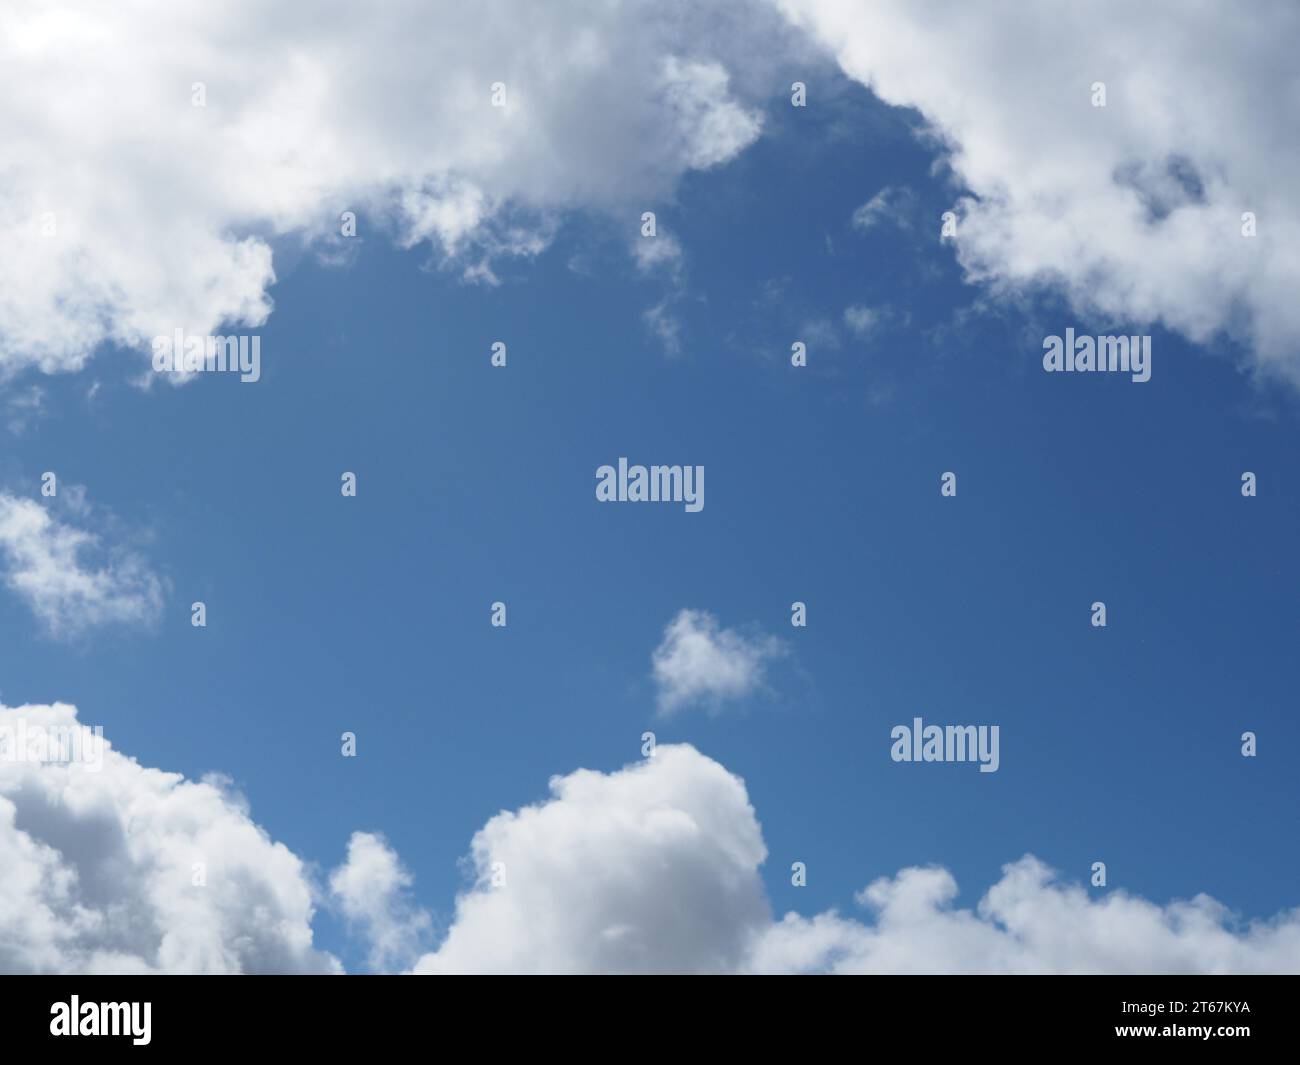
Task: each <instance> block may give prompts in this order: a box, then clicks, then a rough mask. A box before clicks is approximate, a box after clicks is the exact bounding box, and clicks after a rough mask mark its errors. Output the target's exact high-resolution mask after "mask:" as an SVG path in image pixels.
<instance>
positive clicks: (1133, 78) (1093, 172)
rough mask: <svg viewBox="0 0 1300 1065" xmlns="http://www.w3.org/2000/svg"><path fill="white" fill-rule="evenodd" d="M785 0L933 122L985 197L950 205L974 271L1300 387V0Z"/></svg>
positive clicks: (857, 71) (878, 84)
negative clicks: (1026, 0) (1225, 349)
mask: <svg viewBox="0 0 1300 1065" xmlns="http://www.w3.org/2000/svg"><path fill="white" fill-rule="evenodd" d="M778 3H779V6H780V7H781V8H782V10H784V11H785V12H786V13H787V14H788V15H789V16H790V18H791V19H792V20H793V21H794V22H795V23H797V24H798V25H800V26H802V27H804V28H806V29H807V30H808V31H809V32H810V33H811V34H812V35H814V36H815V37H816V38H817V39H818V40H819V41H821V42H822V44H823V45H824V46H825V48H826V49H828V50H829V51H830V52H832V53H833V54H834V55H835V56H836V57H837V58H838V60H839V63H840V65H841V66H842V68H843V69H844V71H845V72H846V73H847V74H848V75H850V76H851V77H853V78H855V79H857V80H858V81H861V82H862V83H864V84H866V85H868V86H870V88H871V89H872V90H873V91H874V92H875V93H876V94H877V95H879V96H880V97H881V98H882V99H884V100H885V101H886V102H888V103H891V104H896V105H899V106H906V107H914V108H917V109H918V110H919V111H920V112H921V114H922V115H923V116H924V118H925V120H926V122H927V124H928V127H929V130H930V131H931V132H932V133H933V135H934V136H935V137H936V139H937V140H938V142H939V143H940V144H941V145H942V146H943V151H944V153H945V156H946V159H947V162H948V163H949V165H950V166H951V168H952V171H953V173H954V175H955V177H956V178H957V180H958V182H959V183H960V184H961V185H963V186H964V187H965V189H967V190H969V193H970V195H966V196H964V197H962V198H961V201H960V203H959V204H956V205H954V206H955V208H956V210H957V213H958V214H959V215H960V222H959V225H958V229H957V236H956V240H955V246H956V250H957V255H958V257H959V260H960V262H961V264H962V266H963V267H964V269H965V271H966V274H967V276H968V278H970V279H971V280H976V281H982V282H986V283H988V284H989V285H991V286H993V287H994V288H1005V289H1014V290H1026V289H1031V288H1037V287H1040V286H1051V287H1053V288H1054V289H1055V290H1057V291H1059V292H1061V293H1062V294H1063V295H1064V296H1065V297H1066V298H1067V299H1068V300H1069V301H1070V302H1071V303H1072V305H1073V306H1074V308H1075V309H1076V312H1077V313H1080V314H1093V315H1096V316H1098V317H1100V318H1102V319H1104V320H1105V321H1107V322H1114V323H1117V325H1127V324H1129V323H1131V324H1132V325H1134V326H1136V325H1138V324H1139V323H1160V324H1163V325H1164V326H1166V327H1168V328H1170V329H1173V330H1176V331H1178V332H1180V333H1182V334H1184V335H1185V336H1187V337H1188V338H1190V339H1191V340H1193V341H1195V342H1198V343H1206V342H1209V341H1211V340H1213V339H1214V338H1215V337H1216V336H1218V335H1219V334H1220V333H1225V334H1227V335H1231V336H1233V337H1234V338H1237V339H1240V340H1241V341H1242V342H1244V343H1245V344H1246V345H1247V346H1248V347H1249V348H1250V349H1251V351H1252V352H1253V355H1254V358H1255V364H1256V365H1257V366H1259V367H1263V368H1267V369H1271V370H1276V371H1278V372H1280V373H1282V374H1284V375H1286V376H1288V377H1289V378H1290V379H1291V380H1292V381H1293V382H1300V355H1298V354H1297V352H1298V351H1300V347H1297V344H1296V341H1297V339H1300V301H1297V300H1296V299H1295V298H1294V293H1295V291H1296V290H1297V288H1300V204H1297V202H1296V198H1295V196H1294V194H1293V189H1292V187H1291V183H1290V182H1287V181H1285V180H1282V175H1285V174H1292V173H1295V172H1296V171H1297V170H1298V169H1300V140H1297V138H1296V137H1295V135H1294V129H1293V119H1292V109H1291V108H1290V107H1288V106H1286V103H1285V101H1290V100H1294V99H1296V97H1297V94H1300V68H1297V66H1296V64H1295V62H1294V56H1293V47H1292V44H1293V42H1294V41H1295V39H1296V37H1297V35H1298V34H1300V9H1297V8H1296V7H1295V5H1293V4H1288V3H1285V2H1271V3H1263V4H1257V5H1253V6H1252V7H1251V10H1250V17H1249V18H1241V17H1239V15H1240V13H1239V12H1238V11H1237V10H1236V9H1235V8H1233V7H1231V6H1230V5H1227V4H1223V3H1204V4H1196V5H1192V6H1190V7H1189V6H1188V5H1185V4H1178V3H1175V2H1174V0H1162V2H1159V3H1152V4H1142V5H1132V4H1126V3H1123V2H1122V0H1106V2H1103V3H1094V4H1088V5H1086V6H1083V5H1073V6H1072V5H1066V4H1032V5H1018V4H1017V5H1012V4H1006V3H1000V2H988V3H972V4H963V5H960V6H957V7H954V6H953V5H951V4H946V3H940V2H937V0H922V2H916V0H882V2H879V3H871V4H853V3H844V2H840V0H778ZM1175 26H1176V27H1177V28H1176V31H1175V30H1173V29H1171V27H1175ZM1095 82H1104V83H1105V86H1106V106H1105V107H1094V106H1093V105H1092V85H1093V84H1094V83H1095ZM1261 101H1262V103H1261ZM873 202H874V201H873ZM1244 212H1253V213H1254V214H1255V215H1256V217H1257V222H1258V236H1257V237H1254V238H1250V237H1244V236H1243V235H1242V221H1241V218H1242V214H1243V213H1244ZM869 213H870V214H871V217H872V218H874V217H876V216H877V215H876V213H875V212H869ZM934 226H935V234H936V238H937V235H938V229H939V220H938V219H935V220H934Z"/></svg>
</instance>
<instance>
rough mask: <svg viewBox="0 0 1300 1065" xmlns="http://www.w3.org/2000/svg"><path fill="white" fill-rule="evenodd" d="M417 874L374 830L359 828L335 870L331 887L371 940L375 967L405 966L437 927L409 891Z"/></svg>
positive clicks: (372, 966)
mask: <svg viewBox="0 0 1300 1065" xmlns="http://www.w3.org/2000/svg"><path fill="white" fill-rule="evenodd" d="M412 883H413V878H412V876H411V874H410V872H409V871H408V870H407V869H406V868H405V867H404V866H403V865H402V863H401V861H400V859H399V858H398V856H397V852H396V851H394V850H393V849H392V847H390V846H389V845H388V843H387V841H386V840H385V839H384V838H383V836H380V835H378V834H377V833H373V832H354V833H352V838H351V839H349V840H348V856H347V861H346V862H344V864H343V865H341V866H339V867H338V868H337V869H335V870H334V872H333V873H332V874H330V892H331V894H332V895H333V896H334V898H335V899H336V900H337V902H338V904H339V907H340V908H341V909H342V911H343V913H344V915H345V916H346V917H347V918H348V920H349V921H351V922H353V923H354V924H355V925H357V926H359V927H360V930H361V931H362V933H363V934H364V936H365V938H366V940H367V941H368V943H369V944H370V958H369V960H370V967H371V968H372V969H377V970H385V969H393V968H404V967H405V966H407V965H409V964H410V963H411V962H412V961H413V960H414V958H415V957H416V955H417V954H418V953H419V951H420V944H421V941H422V940H423V939H424V938H425V937H426V936H427V934H428V932H429V929H430V928H431V927H432V921H431V920H430V918H429V915H428V913H426V912H425V911H424V910H422V909H420V908H419V907H418V906H417V905H416V904H415V903H414V902H413V901H412V899H411V897H410V888H411V884H412Z"/></svg>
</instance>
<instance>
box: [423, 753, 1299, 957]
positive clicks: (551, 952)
mask: <svg viewBox="0 0 1300 1065" xmlns="http://www.w3.org/2000/svg"><path fill="white" fill-rule="evenodd" d="M765 855H766V849H765V847H764V844H763V839H762V832H761V829H760V828H759V825H758V822H757V820H756V817H755V814H754V810H753V808H752V807H751V806H750V804H749V799H748V795H747V793H746V790H745V785H744V782H743V781H741V780H740V778H738V777H736V776H734V775H733V774H731V773H729V772H728V771H727V770H726V769H724V768H723V767H722V766H721V765H719V764H718V763H717V762H715V761H713V760H711V759H709V758H707V757H705V756H704V755H702V754H700V753H699V752H698V751H696V750H695V749H694V748H692V747H689V746H665V745H661V746H659V747H658V748H657V749H656V751H655V754H654V755H653V757H651V758H649V759H647V760H645V761H644V762H642V763H640V764H637V765H633V766H629V767H627V768H624V769H621V770H619V771H617V772H614V773H609V774H604V773H595V772H591V771H588V770H579V771H578V772H576V773H572V774H570V775H569V776H566V777H557V778H554V779H553V780H552V781H551V798H550V799H549V800H548V801H546V802H544V803H541V804H539V805H537V806H529V807H525V808H524V809H522V810H520V811H518V812H517V813H502V814H498V815H497V816H496V817H494V818H493V819H492V820H491V821H489V822H488V824H487V825H486V826H485V827H484V828H483V830H482V831H481V832H479V834H478V835H477V836H476V837H475V838H474V842H473V846H472V850H471V857H472V863H473V869H474V873H475V877H476V882H475V885H474V886H473V888H472V889H470V890H469V891H468V892H466V893H465V894H463V895H462V896H461V898H460V899H459V900H458V902H457V907H456V916H455V920H454V921H453V923H452V926H451V929H450V932H449V934H448V936H447V939H446V941H445V942H444V944H443V946H442V947H441V948H440V949H439V950H438V951H436V952H434V953H430V954H427V955H425V956H424V957H423V958H421V959H420V961H419V962H418V963H417V965H416V971H417V972H422V973H450V972H563V973H625V972H674V973H729V972H730V973H1147V972H1154V973H1238V972H1296V971H1300V910H1297V911H1293V912H1291V913H1286V914H1282V915H1279V916H1278V917H1277V918H1276V919H1275V920H1274V921H1272V922H1266V923H1255V924H1250V925H1247V926H1245V927H1244V928H1239V927H1237V922H1236V921H1235V920H1234V919H1233V915H1232V914H1231V913H1230V912H1229V911H1228V910H1227V909H1226V908H1225V907H1223V906H1222V905H1220V904H1219V903H1217V902H1215V901H1214V900H1213V899H1210V898H1208V897H1207V896H1205V895H1198V896H1196V897H1195V898H1193V899H1192V900H1191V901H1187V902H1173V903H1170V904H1169V905H1167V906H1158V905H1156V904H1154V903H1151V902H1147V901H1145V900H1143V899H1140V898H1136V897H1134V896H1131V895H1127V894H1125V893H1123V892H1120V891H1114V892H1111V893H1108V894H1105V895H1100V896H1098V895H1095V894H1092V895H1090V894H1089V893H1088V892H1087V890H1085V889H1084V888H1082V887H1079V886H1077V885H1070V884H1064V883H1061V882H1058V881H1057V880H1056V879H1055V877H1054V875H1053V874H1052V872H1051V870H1049V869H1048V868H1047V867H1046V866H1044V865H1043V864H1042V863H1041V862H1039V861H1038V860H1037V859H1035V858H1033V857H1032V856H1026V857H1024V858H1022V859H1020V860H1019V861H1016V862H1012V863H1011V864H1009V865H1007V866H1005V867H1004V868H1003V873H1002V878H1001V879H1000V880H999V881H998V882H997V883H996V884H994V885H993V887H992V888H990V889H989V890H988V892H987V893H986V894H985V895H984V897H983V898H982V899H981V900H980V902H979V903H978V905H977V906H976V907H975V909H973V910H971V909H962V908H957V907H954V906H953V905H952V903H953V900H954V898H955V897H956V894H957V885H956V882H955V881H954V879H953V877H952V875H951V874H950V873H949V872H947V871H946V870H944V869H941V868H912V869H905V870H903V871H902V872H900V873H899V874H898V875H897V876H895V877H886V878H882V879H880V880H877V881H875V882H874V883H872V884H871V885H870V886H868V887H867V888H866V889H865V890H863V891H862V892H861V893H860V894H859V895H858V901H859V903H860V904H861V905H863V906H864V907H865V908H866V909H867V910H868V911H869V914H868V916H867V919H865V920H859V919H856V918H851V917H844V916H841V915H840V914H838V913H837V912H835V911H828V912H825V913H821V914H818V915H816V916H813V917H803V916H800V915H798V914H793V913H791V914H787V915H786V916H785V917H784V918H783V919H781V920H780V921H773V920H772V917H771V914H770V911H769V907H768V903H767V901H766V896H765V894H764V892H763V889H762V886H761V880H760V877H759V866H760V865H761V864H762V862H763V860H764V857H765ZM494 870H500V871H501V872H502V874H503V875H502V878H501V879H502V882H501V883H499V884H498V885H496V886H494V885H493V883H492V875H493V872H494Z"/></svg>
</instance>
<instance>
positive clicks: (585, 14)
mask: <svg viewBox="0 0 1300 1065" xmlns="http://www.w3.org/2000/svg"><path fill="white" fill-rule="evenodd" d="M765 11H766V12H770V11H771V9H765V8H763V7H761V6H759V5H753V4H749V3H737V4H736V5H733V6H731V7H728V8H726V9H721V10H710V11H707V12H705V11H700V12H691V11H683V10H680V9H667V8H665V7H664V5H662V4H658V3H655V2H654V0H629V2H626V3H619V4H609V3H604V2H601V0H584V2H580V3H577V4H566V5H562V6H560V5H546V4H535V3H529V2H527V0H484V2H482V3H476V4H474V5H472V6H466V5H464V4H460V3H455V2H452V0H439V2H426V0H397V2H395V3H391V4H385V5H383V6H382V7H379V8H376V9H375V10H371V11H367V12H366V13H365V15H364V17H363V16H361V15H359V14H358V13H357V11H356V9H355V7H354V6H351V5H348V4H345V3H343V2H341V0H326V2H325V3H311V4H308V3H300V4H290V5H277V6H276V7H274V8H269V7H267V5H265V4H262V3H256V2H254V0H223V2H222V3H214V2H205V3H198V4H188V5H186V6H185V7H184V8H177V7H176V6H175V5H168V4H164V3H152V2H143V3H137V4H126V5H113V6H111V7H107V6H104V5H102V4H97V3H94V2H93V0H80V2H76V0H74V2H72V3H68V4H61V5H60V6H59V7H57V8H51V7H50V6H49V5H47V4H43V3H40V2H39V0H17V2H16V3H12V4H7V5H6V6H5V8H4V10H3V12H0V137H2V138H3V140H4V143H5V159H6V165H5V167H4V168H3V171H0V212H2V213H3V214H4V217H5V218H6V219H9V220H10V223H11V226H10V229H9V231H8V235H7V237H6V254H5V255H4V256H3V257H2V258H0V375H4V374H8V373H12V372H14V371H16V370H18V369H21V368H23V367H28V366H36V367H39V368H40V369H41V370H44V371H47V372H54V371H63V370H75V369H78V368H80V367H81V366H83V365H84V364H85V362H86V360H87V359H88V358H89V357H90V356H91V354H92V352H93V351H94V349H95V348H96V346H97V345H99V344H100V343H101V342H104V341H110V342H113V343H116V344H119V345H124V346H139V345H141V344H147V342H148V341H149V340H150V339H151V338H152V337H154V336H158V335H164V334H166V335H171V333H172V332H173V331H174V330H175V329H178V328H180V329H184V330H185V331H186V332H187V333H190V334H194V335H206V334H211V333H217V332H221V331H222V329H221V327H222V326H223V325H227V326H230V327H233V326H236V325H238V326H242V327H248V328H255V327H257V326H259V325H261V324H262V323H263V322H264V321H265V320H266V317H267V315H268V314H269V313H270V310H271V299H270V296H269V294H268V289H269V286H270V285H271V284H272V282H273V281H274V280H275V268H274V265H273V261H272V247H273V244H275V243H276V242H278V241H286V240H291V241H293V242H303V241H316V242H317V243H318V246H320V247H322V248H323V249H324V250H325V252H326V253H327V254H326V257H327V258H329V257H333V258H346V256H344V255H342V253H341V252H340V253H336V254H334V255H333V256H331V255H330V254H329V248H330V244H331V243H333V244H334V245H339V244H342V243H345V240H344V239H343V238H340V237H339V234H340V216H341V214H342V212H344V211H348V210H351V211H354V212H357V213H358V215H359V216H360V217H359V222H358V225H359V228H358V235H359V238H364V237H366V236H368V235H370V234H372V233H374V232H375V231H376V230H377V229H380V230H384V231H386V233H388V234H390V235H392V236H393V237H394V238H395V239H396V240H397V241H398V242H399V243H401V244H403V245H405V246H412V245H415V244H418V243H420V242H422V241H428V242H431V243H432V244H433V246H434V247H435V249H436V254H437V255H438V256H439V257H445V256H450V257H453V258H455V260H456V261H457V263H458V265H459V266H460V267H461V269H462V270H463V271H464V273H465V274H466V275H467V276H469V277H471V278H477V279H481V280H488V281H490V280H492V279H493V277H494V274H493V270H492V260H493V259H495V258H499V257H501V256H510V255H520V256H530V255H535V254H537V253H538V252H539V251H540V250H541V249H542V248H544V247H545V245H546V243H547V240H548V239H549V234H550V232H552V231H553V223H552V221H551V217H550V216H551V215H552V214H553V213H554V212H557V211H563V210H566V209H569V208H574V207H589V208H598V209H615V208H616V209H618V210H619V211H627V212H628V213H627V219H628V230H629V232H630V233H631V232H634V231H635V226H636V224H637V221H636V220H637V218H639V212H640V210H642V209H644V207H645V205H646V203H647V202H652V201H654V200H655V199H656V198H658V197H663V196H665V195H668V194H670V193H671V191H672V189H673V186H674V184H675V182H676V180H677V179H678V178H679V177H680V176H681V174H683V173H684V172H686V171H688V170H698V169H707V168H709V167H713V166H717V165H719V164H722V163H724V162H726V161H727V160H728V159H730V158H731V157H732V156H734V155H735V154H736V153H737V152H739V151H741V150H742V149H743V148H744V147H745V146H746V145H748V144H749V143H750V142H751V141H753V140H754V138H755V137H756V136H757V135H758V132H759V127H760V117H759V112H758V110H757V108H756V107H755V106H753V104H752V102H750V101H748V100H746V99H741V98H740V97H739V96H738V95H737V87H736V86H735V85H734V84H733V81H732V76H731V73H730V67H731V66H734V65H735V64H734V63H732V58H733V57H734V56H736V55H737V54H738V53H741V52H742V50H743V49H744V48H745V45H744V43H743V42H744V41H745V40H747V39H748V38H749V37H750V36H751V35H752V34H753V33H756V32H758V30H757V25H758V24H759V23H764V22H765V24H766V25H767V27H768V28H769V30H771V29H773V28H776V27H779V25H780V23H779V19H777V18H776V17H775V13H774V12H772V13H771V15H770V17H768V18H766V20H765V19H764V18H762V17H761V16H762V15H763V14H764V12H765ZM756 12H757V14H756ZM751 54H752V50H751ZM749 65H750V67H752V66H753V63H751V64H749ZM496 85H499V86H501V91H500V92H499V93H497V94H496V97H497V101H498V102H499V103H500V104H501V106H493V97H494V91H493V86H496ZM745 95H746V96H753V95H754V93H753V91H752V88H751V89H750V90H749V91H747V92H746V94H745ZM200 104H201V106H199V105H200ZM69 160H76V165H75V166H72V165H69V163H68V161H69ZM629 204H631V205H636V209H635V211H628V205H629Z"/></svg>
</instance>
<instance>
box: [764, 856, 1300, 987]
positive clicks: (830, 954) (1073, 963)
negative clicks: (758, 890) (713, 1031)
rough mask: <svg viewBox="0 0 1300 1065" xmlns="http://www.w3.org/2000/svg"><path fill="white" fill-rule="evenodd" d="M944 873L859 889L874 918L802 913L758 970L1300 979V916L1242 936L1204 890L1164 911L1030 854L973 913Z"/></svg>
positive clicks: (781, 928) (767, 946)
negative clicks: (1086, 882) (956, 903)
mask: <svg viewBox="0 0 1300 1065" xmlns="http://www.w3.org/2000/svg"><path fill="white" fill-rule="evenodd" d="M956 895H957V883H956V881H955V880H954V879H953V877H952V874H951V873H949V872H948V871H947V870H946V869H939V868H924V869H922V868H913V869H905V870H903V871H902V872H901V873H899V874H898V875H897V876H895V877H892V878H888V877H887V878H883V879H881V880H877V881H876V882H874V883H873V884H871V885H870V886H869V887H868V888H866V889H865V890H864V891H862V892H861V893H859V895H858V902H859V903H860V904H862V905H863V906H865V907H867V908H868V909H869V910H871V911H872V921H871V923H864V922H862V921H858V920H853V919H848V918H844V917H841V916H839V915H838V914H836V913H834V912H831V913H824V914H819V915H817V916H815V917H812V918H805V917H801V916H798V915H797V914H787V915H786V917H785V918H784V919H783V920H782V921H781V922H779V923H778V924H776V925H775V926H773V927H772V928H770V929H768V930H767V931H766V932H765V933H764V934H763V936H762V937H761V938H760V939H759V940H758V942H757V943H756V945H755V948H754V951H753V954H752V956H751V958H750V971H753V972H776V973H966V974H981V973H992V974H1001V973H1019V974H1028V973H1039V974H1060V973H1076V974H1078V973H1094V974H1104V973H1119V974H1139V973H1282V972H1286V973H1295V972H1300V910H1293V911H1291V912H1289V913H1285V914H1281V915H1279V916H1278V917H1277V918H1276V919H1275V920H1274V921H1272V922H1267V923H1255V924H1251V925H1249V926H1248V927H1246V928H1245V929H1244V930H1240V931H1237V930H1234V927H1233V926H1234V925H1235V924H1236V922H1235V920H1234V918H1233V915H1232V913H1231V912H1230V911H1229V910H1228V909H1227V908H1226V907H1225V906H1223V905H1221V904H1220V903H1218V902H1216V901H1215V900H1214V899H1212V898H1210V897H1209V896H1207V895H1197V896H1196V897H1195V898H1193V899H1191V900H1190V901H1182V902H1172V903H1170V904H1169V905H1167V906H1158V905H1156V904H1154V903H1151V902H1148V901H1146V900H1145V899H1141V898H1136V897H1134V896H1132V895H1127V894H1125V893H1124V892H1122V891H1114V892H1111V893H1108V894H1105V895H1100V896H1098V895H1090V894H1088V892H1087V890H1086V889H1084V888H1082V887H1079V886H1077V885H1070V884H1063V883H1059V882H1057V880H1056V879H1055V877H1054V875H1053V873H1052V871H1051V870H1050V869H1048V868H1047V867H1046V866H1045V865H1043V864H1042V862H1040V861H1038V859H1036V858H1034V857H1033V856H1032V855H1026V856H1025V857H1024V858H1021V859H1020V860H1019V861H1017V862H1012V863H1011V864H1009V865H1005V866H1003V868H1002V879H1001V880H999V881H998V882H997V883H996V884H994V885H993V886H992V887H991V888H990V889H989V890H988V891H987V892H986V893H985V895H984V897H983V898H982V899H981V900H980V901H979V904H978V905H977V906H976V907H975V909H973V910H968V909H959V908H955V907H953V906H952V900H953V899H954V898H955V897H956Z"/></svg>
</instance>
